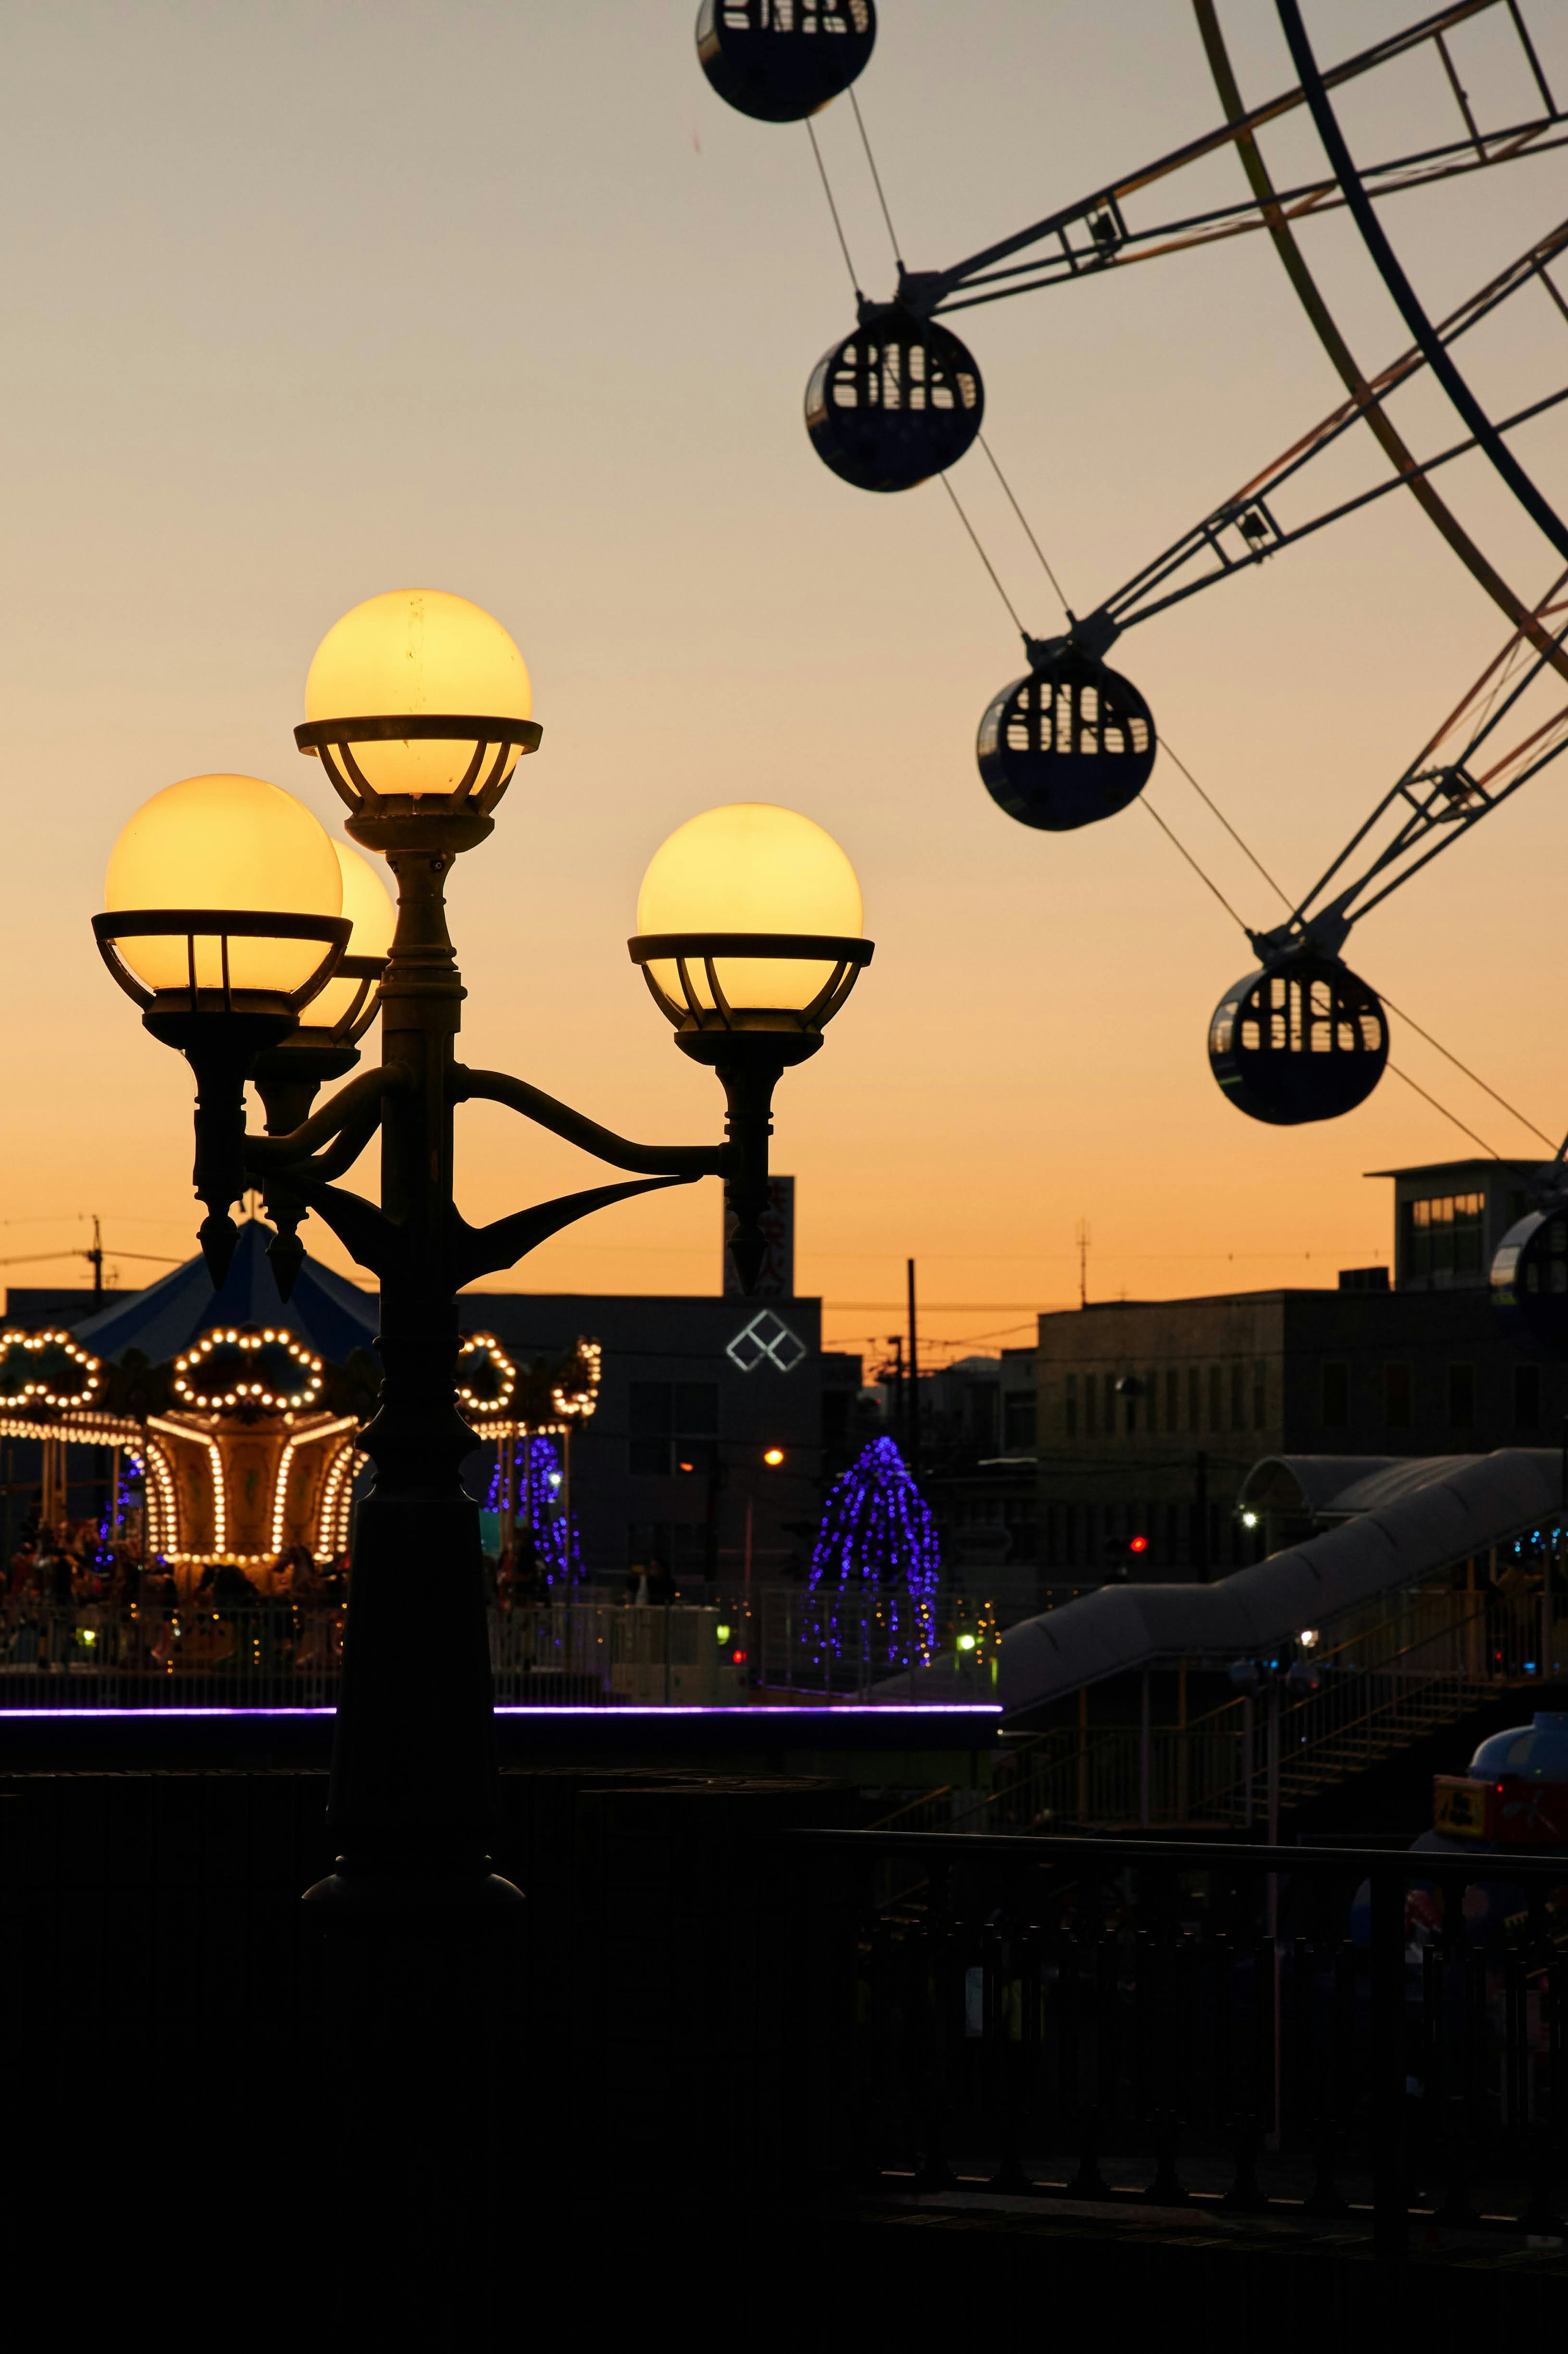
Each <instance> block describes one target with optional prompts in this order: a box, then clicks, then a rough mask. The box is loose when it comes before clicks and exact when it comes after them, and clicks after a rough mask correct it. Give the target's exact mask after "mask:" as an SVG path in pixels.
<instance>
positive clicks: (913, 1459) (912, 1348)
mask: <svg viewBox="0 0 1568 2354" xmlns="http://www.w3.org/2000/svg"><path fill="white" fill-rule="evenodd" d="M906 1265H907V1269H908V1282H909V1469H910V1472H911V1474H912V1475H913V1477H914V1478H915V1479H918V1478H919V1477H920V1343H919V1341H918V1339H917V1338H916V1330H915V1262H914V1260H913V1259H910V1260H908V1261H907V1262H906Z"/></svg>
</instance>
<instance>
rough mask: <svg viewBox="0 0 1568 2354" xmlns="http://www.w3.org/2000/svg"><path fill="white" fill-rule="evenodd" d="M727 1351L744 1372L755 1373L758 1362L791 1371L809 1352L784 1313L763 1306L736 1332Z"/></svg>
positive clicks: (776, 1369)
mask: <svg viewBox="0 0 1568 2354" xmlns="http://www.w3.org/2000/svg"><path fill="white" fill-rule="evenodd" d="M726 1354H727V1355H728V1356H729V1357H730V1358H731V1359H732V1360H733V1362H734V1363H736V1364H737V1365H738V1366H739V1367H740V1370H741V1372H742V1373H755V1372H756V1371H757V1368H758V1365H760V1364H765V1363H766V1364H769V1365H771V1366H772V1367H773V1369H774V1371H775V1372H776V1373H793V1372H794V1370H795V1368H796V1366H797V1365H798V1364H799V1363H800V1360H801V1359H802V1357H805V1356H809V1355H810V1351H809V1350H808V1349H807V1346H806V1343H805V1342H804V1341H802V1340H801V1338H800V1334H799V1333H798V1332H792V1331H790V1330H789V1325H788V1324H786V1323H785V1321H784V1319H783V1318H782V1316H776V1315H775V1314H774V1312H773V1310H772V1309H771V1308H762V1309H759V1310H758V1312H757V1314H756V1315H755V1316H754V1317H753V1318H752V1320H751V1321H750V1323H749V1324H747V1325H745V1326H743V1328H742V1329H741V1331H738V1332H737V1333H736V1336H735V1338H734V1340H733V1341H731V1342H730V1344H729V1347H728V1350H727V1351H726Z"/></svg>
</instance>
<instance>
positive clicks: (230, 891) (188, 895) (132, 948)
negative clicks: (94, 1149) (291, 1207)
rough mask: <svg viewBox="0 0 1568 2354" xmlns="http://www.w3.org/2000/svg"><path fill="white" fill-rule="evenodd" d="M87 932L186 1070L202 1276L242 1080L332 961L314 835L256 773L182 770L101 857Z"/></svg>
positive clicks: (230, 1184)
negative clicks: (95, 906) (97, 907)
mask: <svg viewBox="0 0 1568 2354" xmlns="http://www.w3.org/2000/svg"><path fill="white" fill-rule="evenodd" d="M104 897H105V900H106V901H107V903H108V904H107V907H106V908H105V911H104V913H103V914H102V915H101V916H95V917H94V918H93V931H94V934H95V936H96V938H97V940H98V945H99V949H100V951H101V954H102V956H103V959H104V961H105V963H106V964H107V965H108V967H109V969H110V970H111V973H112V974H113V975H114V978H115V980H116V981H118V982H119V983H120V985H121V987H122V989H123V990H124V991H126V993H127V995H128V996H130V997H131V998H132V999H133V1000H134V1002H136V1004H138V1005H139V1006H140V1007H141V1008H142V1019H143V1023H144V1024H145V1026H146V1028H147V1029H148V1030H149V1031H151V1033H152V1034H153V1035H154V1037H155V1038H157V1039H158V1040H159V1041H160V1042H161V1043H162V1044H164V1045H166V1046H171V1047H174V1048H175V1049H176V1050H177V1051H178V1052H179V1053H181V1054H183V1055H185V1058H186V1060H187V1061H188V1062H189V1063H190V1065H191V1067H192V1069H193V1070H194V1071H195V1073H196V1193H197V1195H198V1197H199V1198H200V1199H201V1200H202V1201H203V1202H205V1203H206V1204H207V1211H208V1215H207V1218H206V1219H205V1220H204V1222H203V1224H202V1226H201V1229H200V1234H201V1243H202V1249H203V1251H204V1253H205V1255H206V1257H207V1267H208V1270H209V1272H210V1273H211V1274H212V1277H213V1280H214V1282H215V1283H221V1281H222V1280H223V1278H224V1275H225V1274H226V1273H227V1272H228V1262H229V1259H230V1257H232V1255H233V1250H234V1244H235V1239H236V1234H237V1230H236V1228H235V1226H234V1224H233V1221H232V1220H231V1219H230V1218H229V1216H228V1204H230V1203H231V1202H234V1201H236V1200H237V1199H238V1196H239V1195H240V1194H241V1193H243V1192H244V1190H245V1186H246V1183H247V1179H246V1174H245V1168H244V1159H243V1154H244V1136H245V1114H244V1087H245V1081H246V1079H247V1077H248V1076H249V1073H250V1071H251V1069H252V1067H253V1066H254V1064H255V1062H256V1060H257V1058H258V1056H259V1055H262V1054H264V1053H266V1052H267V1051H269V1050H270V1049H272V1048H275V1047H277V1046H278V1045H280V1044H281V1042H282V1041H283V1040H284V1039H285V1038H287V1037H288V1036H289V1034H291V1032H292V1031H293V1030H295V1029H296V1028H297V1026H298V1024H299V1019H300V1015H301V1013H302V1011H303V1009H304V1008H305V1007H306V1006H307V1005H308V1004H309V1003H310V1002H312V1001H313V999H314V998H315V997H317V996H319V995H320V993H321V992H322V991H323V989H324V988H325V987H326V985H327V983H328V981H330V980H331V979H332V976H333V974H334V970H336V968H337V966H338V964H339V963H340V962H341V960H342V958H343V955H344V950H345V949H346V947H347V944H348V938H349V933H350V929H351V920H350V919H349V918H347V917H344V914H343V912H342V910H343V872H342V869H341V867H340V866H339V864H338V860H337V855H336V853H335V851H334V847H333V844H332V842H331V840H330V839H329V837H328V835H327V833H326V832H325V829H324V828H323V826H322V825H321V824H320V823H319V822H318V821H317V820H316V819H315V818H314V817H313V816H312V814H311V812H310V811H309V810H308V809H306V808H305V806H304V804H303V803H302V802H301V801H295V799H294V798H293V796H292V794H291V793H285V792H283V791H281V790H280V788H279V787H278V786H276V785H271V784H268V783H267V782H266V781H265V779H262V778H260V777H243V776H235V775H231V774H219V775H208V776H201V777H185V778H184V779H181V781H180V782H179V783H178V784H175V785H169V786H167V787H165V789H164V790H163V791H162V792H161V793H154V796H153V798H152V800H151V801H147V802H146V803H144V804H143V807H142V808H141V809H139V810H138V811H136V812H135V814H134V815H133V816H132V818H131V819H130V820H129V821H128V822H127V823H126V825H125V826H124V828H123V829H122V832H121V834H120V838H119V840H118V841H117V842H116V843H115V845H114V848H113V850H112V851H111V854H110V859H109V872H108V875H107V878H106V881H105V885H104Z"/></svg>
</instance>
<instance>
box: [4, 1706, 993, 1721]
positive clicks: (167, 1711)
mask: <svg viewBox="0 0 1568 2354" xmlns="http://www.w3.org/2000/svg"><path fill="white" fill-rule="evenodd" d="M495 1713H496V1715H497V1716H530V1717H535V1716H536V1717H538V1718H539V1719H540V1720H541V1722H543V1723H549V1722H550V1721H551V1720H552V1719H554V1718H556V1717H562V1716H573V1717H577V1716H586V1717H596V1718H599V1719H602V1720H605V1721H608V1722H609V1723H616V1722H617V1721H619V1720H620V1718H622V1717H628V1716H661V1717H662V1716H726V1717H735V1718H737V1719H739V1720H741V1721H742V1722H746V1723H768V1724H777V1723H779V1720H780V1719H781V1718H785V1717H789V1718H792V1719H793V1718H798V1719H799V1720H800V1722H801V1723H813V1722H815V1721H816V1720H819V1719H821V1717H824V1716H856V1717H864V1718H865V1719H866V1720H867V1722H868V1723H879V1722H880V1723H890V1722H892V1721H894V1720H895V1719H897V1718H899V1717H908V1716H975V1717H1000V1716H1001V1708H1000V1707H997V1706H995V1705H993V1704H992V1703H991V1702H987V1701H911V1702H908V1703H907V1704H903V1705H900V1704H897V1703H891V1702H877V1701H873V1702H865V1701H829V1702H824V1703H823V1705H822V1706H821V1707H820V1708H810V1707H804V1708H795V1707H784V1708H768V1707H762V1708H748V1707H747V1706H745V1705H744V1704H743V1705H742V1706H740V1707H738V1708H736V1707H726V1705H725V1704H724V1703H723V1702H716V1701H709V1702H702V1703H695V1702H693V1703H687V1702H671V1703H670V1705H669V1706H668V1707H665V1706H663V1705H662V1704H661V1703H660V1702H653V1701H649V1702H643V1701H637V1702H626V1703H612V1704H611V1705H609V1707H604V1708H592V1707H581V1708H578V1707H570V1706H567V1707H555V1706H551V1705H547V1704H544V1703H541V1704H538V1705H535V1706H533V1707H529V1706H525V1705H524V1704H523V1703H521V1702H517V1703H514V1704H508V1705H498V1706H497V1708H496V1710H495ZM336 1714H337V1711H336V1709H335V1708H0V1723H11V1722H15V1721H20V1720H22V1719H30V1720H37V1721H40V1722H45V1723H48V1722H51V1721H53V1720H55V1719H58V1718H64V1719H66V1720H67V1721H73V1720H76V1719H79V1718H82V1717H101V1716H113V1717H121V1716H124V1717H135V1718H151V1719H153V1720H154V1721H156V1720H158V1719H160V1718H164V1717H172V1716H174V1717H187V1716H191V1717H230V1716H247V1717H249V1716H311V1717H313V1716H335V1715H336Z"/></svg>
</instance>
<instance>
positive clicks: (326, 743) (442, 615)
mask: <svg viewBox="0 0 1568 2354" xmlns="http://www.w3.org/2000/svg"><path fill="white" fill-rule="evenodd" d="M533 708H534V703H533V690H532V687H531V685H530V683H529V678H528V669H527V664H526V663H524V659H523V656H522V654H521V653H520V652H519V651H518V649H517V647H516V645H515V644H514V642H513V640H512V638H511V637H510V636H509V635H508V633H507V631H505V630H504V629H503V627H502V625H501V623H500V622H499V621H498V620H495V618H494V617H493V615H492V614H490V613H487V612H486V611H485V610H484V609H483V608H482V606H480V605H474V604H471V603H470V601H469V599H467V598H466V597H454V596H450V595H448V594H447V593H446V592H445V591H444V590H441V589H435V588H396V589H392V590H389V591H388V592H387V594H385V595H383V596H379V597H370V598H367V599H366V601H365V602H364V603H363V604H361V605H355V607H354V609H353V610H352V611H351V612H347V613H345V614H344V616H343V618H342V620H339V621H335V622H334V624H333V626H332V628H331V629H330V630H329V631H327V633H326V636H325V637H324V638H323V640H322V642H321V644H320V645H319V646H318V647H317V648H316V652H315V656H314V659H313V662H312V663H311V667H310V671H309V673H308V675H307V677H306V680H305V720H304V724H303V726H299V727H296V728H295V730H294V741H295V742H296V744H298V746H299V748H300V749H301V751H302V752H306V753H313V754H315V755H316V757H317V758H319V759H320V760H321V762H322V764H323V767H324V768H325V769H326V772H327V774H328V776H329V777H330V778H331V779H332V782H333V785H334V789H335V790H336V791H337V792H338V793H339V794H340V795H341V796H342V798H343V800H344V801H346V802H347V804H348V807H349V809H350V811H352V813H353V814H352V817H351V820H350V824H349V831H350V832H351V833H353V834H355V838H356V839H357V840H360V841H364V842H366V843H368V844H370V845H371V846H373V847H376V848H382V847H385V846H387V840H388V838H389V837H388V834H387V828H386V827H385V826H378V825H377V824H376V820H377V819H384V818H388V817H391V818H397V817H399V816H402V817H408V816H410V815H411V816H440V815H447V814H450V813H453V812H457V811H461V812H463V813H464V814H466V815H468V816H469V817H470V818H471V819H473V820H476V821H477V820H481V819H482V820H485V821H488V819H489V815H490V811H492V810H493V808H494V806H495V804H496V802H497V801H499V800H500V799H501V796H502V794H503V792H504V791H505V790H506V786H507V783H508V780H509V779H510V778H511V775H512V771H513V769H514V768H515V767H516V765H517V761H518V758H519V757H520V756H521V755H522V754H523V753H524V752H532V751H533V750H534V749H535V747H536V746H537V744H538V742H539V738H540V733H541V731H540V729H539V727H538V726H536V725H535V721H534V718H533ZM489 831H490V828H489V824H488V822H486V823H484V824H482V825H478V826H477V827H476V828H475V830H474V831H473V832H472V839H473V840H475V841H482V839H483V837H484V835H485V833H487V832H489Z"/></svg>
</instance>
